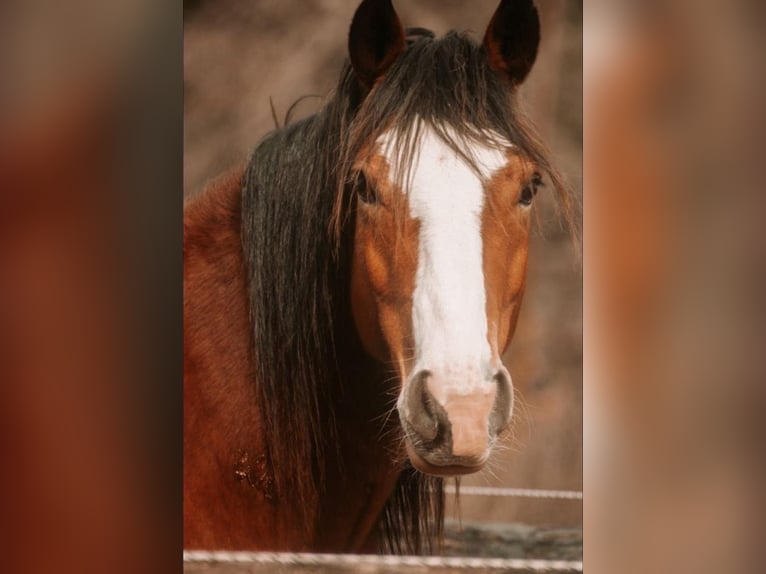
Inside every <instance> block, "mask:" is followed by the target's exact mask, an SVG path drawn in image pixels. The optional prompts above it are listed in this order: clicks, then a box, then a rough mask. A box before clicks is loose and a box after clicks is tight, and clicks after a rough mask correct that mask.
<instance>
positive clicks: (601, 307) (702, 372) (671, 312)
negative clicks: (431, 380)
mask: <svg viewBox="0 0 766 574" xmlns="http://www.w3.org/2000/svg"><path fill="white" fill-rule="evenodd" d="M764 14H765V11H764V3H763V2H747V1H735V2H731V1H725V2H724V1H720V0H718V1H708V2H688V1H681V0H676V1H671V0H667V1H660V2H629V1H626V2H611V1H603V0H588V1H587V2H586V3H585V23H584V30H585V32H584V38H585V40H584V54H585V56H584V60H585V61H584V70H585V72H584V80H585V83H584V86H585V87H584V91H585V104H584V106H585V190H586V191H585V222H584V228H585V233H584V235H585V241H584V243H585V255H584V260H585V311H584V315H585V364H584V367H585V398H584V420H585V439H584V441H585V461H584V462H585V469H586V470H585V472H586V476H585V489H586V494H587V500H588V504H587V505H586V506H585V517H584V522H585V540H586V541H588V545H587V547H586V549H585V556H586V567H587V569H588V570H589V571H591V572H622V573H634V572H635V573H645V572H652V573H653V574H654V573H658V574H659V573H665V572H668V573H671V572H672V573H679V572H695V573H697V574H700V573H720V572H727V573H729V572H731V573H734V572H763V571H764V567H766V562H764V561H763V559H764V555H763V549H762V547H763V544H762V540H763V531H764V530H763V521H764V516H763V513H762V512H761V509H762V508H763V507H764V506H763V502H764V501H763V498H764V496H763V492H762V489H763V485H764V484H765V483H766V480H765V477H766V475H765V473H764V448H763V440H764V436H766V426H765V425H764V421H765V418H764V416H763V412H764V406H766V402H765V401H764V398H766V368H765V367H766V361H765V359H766V353H764V350H766V321H764V317H766V300H765V299H764V293H766V268H765V267H764V264H765V263H766V257H764V255H765V254H766V237H764V231H766V226H764V217H766V193H764V190H766V177H765V175H766V173H765V172H764V166H765V165H766V162H764V161H763V160H764V157H763V154H764V151H763V150H764V149H766V145H765V144H766V141H765V134H766V131H765V130H764V126H765V125H766V123H765V122H764V106H763V102H764V101H766V96H765V95H764V89H763V88H764V70H766V66H764V56H765V55H766V47H764V38H766V37H765V36H764V34H763V30H764V24H766V19H765V18H764Z"/></svg>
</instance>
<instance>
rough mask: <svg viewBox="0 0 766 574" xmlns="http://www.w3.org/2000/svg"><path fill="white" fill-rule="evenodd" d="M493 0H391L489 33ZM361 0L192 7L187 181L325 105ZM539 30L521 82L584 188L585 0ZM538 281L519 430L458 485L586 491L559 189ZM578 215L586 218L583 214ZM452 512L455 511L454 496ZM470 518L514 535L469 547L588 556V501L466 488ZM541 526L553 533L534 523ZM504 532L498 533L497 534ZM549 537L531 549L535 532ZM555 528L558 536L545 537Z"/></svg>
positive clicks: (561, 158) (540, 243)
mask: <svg viewBox="0 0 766 574" xmlns="http://www.w3.org/2000/svg"><path fill="white" fill-rule="evenodd" d="M497 4H498V3H497V1H496V0H480V1H479V0H474V1H471V2H464V1H445V0H412V1H400V2H395V6H396V9H397V11H398V13H399V16H400V19H401V20H402V23H403V25H404V26H405V27H406V26H419V27H425V28H429V29H431V30H433V31H434V32H436V33H437V34H439V35H441V34H443V33H445V32H447V31H449V30H451V29H457V30H465V31H468V32H470V33H471V34H472V36H473V37H474V38H475V39H476V41H481V39H482V37H483V35H484V31H485V29H486V27H487V25H488V23H489V20H490V18H491V17H492V14H493V13H494V11H495V9H496V8H497ZM357 6H358V2H357V0H310V1H309V0H307V1H301V2H284V1H276V0H273V1H260V2H252V1H250V0H216V1H206V0H196V1H194V2H187V3H186V4H185V6H184V192H185V194H186V195H187V196H190V195H194V194H196V193H200V192H201V190H202V189H203V188H204V186H205V184H206V183H207V182H208V181H210V180H211V179H212V178H215V177H216V176H218V175H219V174H221V173H223V172H224V171H225V170H226V169H228V168H230V167H232V166H235V165H241V164H244V163H246V162H247V159H248V156H249V154H250V153H251V152H252V149H253V148H254V147H255V145H256V144H257V143H258V142H259V140H260V139H261V138H262V137H263V136H264V135H265V134H266V133H267V132H268V131H270V130H272V129H274V119H273V117H272V112H271V104H270V101H271V102H273V105H274V109H275V110H276V114H277V118H278V119H279V121H280V123H281V122H282V120H283V118H284V117H285V113H286V112H287V110H288V109H289V108H290V106H291V105H292V104H293V102H295V101H296V100H298V99H299V98H301V97H302V96H306V95H309V96H317V97H315V98H309V99H306V100H304V101H302V102H301V103H300V104H299V105H298V106H297V108H296V109H295V112H294V113H293V115H292V118H293V119H296V118H299V117H302V116H305V115H308V114H310V113H313V112H315V111H316V110H318V109H319V108H320V107H321V105H322V103H323V98H324V97H325V96H327V95H328V93H329V92H330V91H331V90H332V89H333V88H334V86H335V84H336V83H337V80H338V77H339V74H340V70H341V66H342V64H343V62H344V60H345V59H346V57H347V53H346V44H347V38H348V29H349V26H350V23H351V18H352V16H353V14H354V11H355V10H356V8H357ZM538 6H539V10H540V15H541V27H542V41H541V46H540V53H539V56H538V60H537V63H536V64H535V67H534V68H533V70H532V73H531V74H530V76H529V78H528V80H527V81H526V83H525V84H524V85H523V87H522V88H521V98H522V102H523V108H524V109H525V110H526V112H527V113H528V115H529V116H530V117H531V118H532V120H533V121H534V123H535V124H536V125H537V127H538V128H539V131H540V134H541V135H542V138H543V141H545V142H546V143H547V145H548V146H549V147H550V149H551V150H552V152H553V158H554V164H555V165H556V166H557V167H558V168H559V169H560V170H561V172H563V174H564V177H565V179H566V181H567V182H568V183H569V184H570V185H571V187H572V188H573V193H574V194H575V195H576V196H577V201H578V202H579V198H580V196H581V189H582V185H581V184H582V3H581V2H579V1H577V0H566V1H565V0H540V1H539V2H538ZM540 196H541V199H542V201H541V202H537V203H536V209H538V212H537V216H538V217H537V222H536V226H535V227H536V228H535V232H534V233H533V240H532V245H531V247H530V259H529V261H530V263H529V266H530V267H529V280H528V285H527V291H526V295H525V301H524V305H523V306H522V311H521V316H520V319H519V324H518V330H517V332H516V335H515V336H514V339H513V342H512V344H511V348H510V352H509V354H508V356H507V357H506V358H505V363H506V365H508V367H509V369H510V372H511V375H512V377H513V382H514V386H515V388H516V390H517V397H518V402H517V410H516V422H515V426H514V428H513V433H512V435H511V436H509V437H507V439H506V440H505V441H504V442H503V443H502V444H501V445H500V447H499V450H498V452H497V453H495V454H494V455H493V461H492V462H491V465H490V466H491V467H490V468H488V469H487V470H485V471H483V472H481V473H478V474H477V475H472V476H470V477H467V478H466V479H464V480H463V481H462V484H463V485H481V486H509V487H519V488H540V489H557V490H561V489H564V490H575V491H580V490H582V289H581V286H582V275H581V273H580V259H579V254H578V253H577V249H576V248H575V246H574V245H573V244H572V241H571V239H570V236H569V233H568V231H567V230H566V229H564V228H563V226H562V222H561V221H559V220H558V218H557V216H556V210H555V205H554V203H555V199H554V198H553V193H552V191H549V192H548V193H545V190H544V192H543V193H542V194H540ZM578 219H579V217H578ZM448 516H449V517H450V518H457V517H458V512H457V509H456V508H454V507H451V508H450V511H449V514H448ZM460 517H461V518H462V520H463V521H464V522H466V523H472V522H481V523H516V524H519V525H520V526H519V527H518V528H514V529H511V530H509V531H507V532H506V533H505V536H506V537H507V538H508V539H510V540H511V541H512V542H513V543H514V544H515V545H516V546H515V547H513V544H510V543H509V544H506V546H505V547H504V548H503V547H502V545H499V546H497V547H494V548H491V547H490V546H491V545H488V544H484V545H483V546H482V544H481V540H479V541H477V543H474V546H473V548H470V547H468V548H460V552H461V553H463V554H466V553H469V554H471V553H473V554H479V553H493V552H494V553H495V554H496V555H506V556H507V555H512V556H524V555H528V556H535V555H541V553H542V554H545V552H548V557H564V558H569V559H579V558H580V557H581V533H580V527H581V521H582V503H581V501H579V500H556V499H529V498H510V497H503V498H499V497H479V496H469V495H463V496H462V497H461V502H460ZM540 528H544V529H545V531H546V532H544V533H543V532H540V531H538V529H540ZM493 536H496V534H493ZM536 537H537V538H539V539H540V543H539V545H538V547H537V548H534V546H535V543H534V542H533V540H534V539H535V538H536ZM557 540H560V543H561V545H562V548H560V549H559V550H558V552H559V553H560V554H559V555H558V556H557V554H556V550H553V551H551V550H550V549H549V548H548V549H547V550H546V549H543V548H544V547H545V546H546V545H552V544H554V543H555V542H556V541H557Z"/></svg>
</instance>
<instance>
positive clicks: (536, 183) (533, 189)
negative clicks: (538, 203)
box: [519, 173, 543, 206]
mask: <svg viewBox="0 0 766 574" xmlns="http://www.w3.org/2000/svg"><path fill="white" fill-rule="evenodd" d="M542 184H543V178H542V177H541V176H540V174H539V173H536V174H535V175H534V176H533V177H532V180H531V181H530V182H529V183H528V184H527V185H525V186H524V189H522V190H521V196H519V204H521V205H524V206H528V205H532V200H533V199H534V198H535V195H536V194H537V189H538V188H539V187H540V186H541V185H542Z"/></svg>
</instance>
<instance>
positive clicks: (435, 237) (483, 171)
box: [184, 0, 570, 553]
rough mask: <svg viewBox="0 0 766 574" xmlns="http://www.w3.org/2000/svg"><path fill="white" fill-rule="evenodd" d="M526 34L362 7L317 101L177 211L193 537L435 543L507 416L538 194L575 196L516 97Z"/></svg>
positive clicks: (533, 38) (203, 544) (529, 62)
mask: <svg viewBox="0 0 766 574" xmlns="http://www.w3.org/2000/svg"><path fill="white" fill-rule="evenodd" d="M539 42H540V22H539V16H538V12H537V9H536V7H535V5H534V2H533V1H532V0H502V1H501V2H500V3H499V5H498V7H497V9H496V11H495V13H494V15H493V16H492V19H491V20H490V22H489V24H488V27H487V29H486V32H485V34H484V37H483V41H482V42H476V41H474V40H473V39H472V38H471V37H470V36H468V35H467V34H465V33H461V32H455V31H452V32H449V33H447V34H446V35H444V36H442V37H439V38H437V37H436V36H435V35H434V34H433V33H432V32H430V31H428V30H425V29H422V28H412V29H405V28H404V27H403V26H402V24H401V22H400V20H399V17H398V15H397V13H396V11H395V9H394V7H393V5H392V3H391V0H364V1H363V2H361V4H360V5H359V7H358V8H357V10H356V12H355V14H354V17H353V19H352V22H351V27H350V31H349V36H348V60H347V61H346V63H345V64H344V67H343V70H342V72H341V75H340V79H339V81H338V84H337V87H336V89H335V90H334V92H333V94H332V95H331V96H330V97H329V98H328V100H327V102H326V104H325V105H324V107H323V108H322V109H321V110H320V111H319V112H317V113H316V114H314V115H312V116H309V117H308V118H305V119H303V120H300V121H297V122H294V123H291V124H289V125H287V126H284V127H281V128H277V129H276V130H274V131H273V132H271V133H270V134H268V135H267V136H266V137H265V138H264V139H263V140H262V141H261V142H260V143H259V144H258V145H257V147H256V148H255V150H254V151H253V153H252V156H251V157H250V159H249V162H248V163H247V165H246V166H244V167H242V168H238V169H236V170H234V171H232V172H230V173H228V174H225V175H223V176H221V177H220V178H219V179H218V180H217V181H214V182H213V183H212V184H210V185H209V186H208V188H207V189H206V190H205V191H204V192H203V194H202V195H200V196H198V197H196V198H194V199H192V200H189V201H188V202H187V204H186V206H185V213H184V387H185V390H184V547H185V548H187V549H220V550H223V549H238V550H275V551H315V552H376V551H388V552H396V553H423V552H433V551H435V550H437V549H438V548H439V544H440V540H441V537H442V532H443V518H444V504H445V494H444V487H443V483H444V480H445V478H446V477H453V476H454V477H458V476H461V475H464V474H468V473H473V472H476V471H478V470H480V469H481V468H482V467H483V466H484V465H485V464H486V462H487V460H488V458H489V456H490V453H491V451H492V449H493V447H494V446H495V444H496V443H497V442H498V440H499V438H498V437H500V436H501V434H502V433H503V432H504V430H505V429H507V428H508V427H509V423H510V421H511V416H512V412H513V387H512V382H511V376H510V374H509V371H508V370H507V368H506V367H505V366H504V365H503V363H502V360H501V356H502V355H503V353H504V351H505V349H506V348H507V347H508V345H509V343H510V341H511V338H512V335H513V332H514V329H515V326H516V322H517V318H518V314H519V309H520V305H521V301H522V296H523V294H524V290H525V278H526V267H527V255H528V238H529V231H530V221H531V213H532V205H533V203H534V199H535V195H536V193H537V191H538V188H540V187H541V185H542V184H543V179H544V178H546V179H547V180H548V181H549V182H551V183H552V184H553V187H554V189H555V191H556V194H557V195H558V196H559V198H560V203H561V205H562V206H563V208H564V212H567V210H568V209H569V206H570V200H569V198H568V191H567V186H566V185H565V183H564V182H563V178H562V177H561V176H560V175H559V174H558V172H557V171H556V170H555V169H554V167H553V165H552V162H551V160H550V159H549V157H548V156H549V154H548V153H547V151H546V149H545V147H544V145H543V144H542V143H541V142H540V139H539V137H538V136H537V135H536V134H535V131H534V129H533V128H532V126H531V124H530V122H529V121H528V120H526V119H525V117H524V115H523V114H522V113H521V111H520V110H519V104H518V97H517V95H518V88H519V86H520V85H521V84H522V82H523V81H524V80H525V79H526V77H527V76H528V74H529V72H530V70H531V68H532V66H533V64H534V62H535V59H536V55H537V50H538V45H539Z"/></svg>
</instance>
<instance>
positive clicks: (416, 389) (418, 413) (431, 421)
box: [406, 371, 446, 441]
mask: <svg viewBox="0 0 766 574" xmlns="http://www.w3.org/2000/svg"><path fill="white" fill-rule="evenodd" d="M430 376H431V373H430V372H429V371H420V372H419V373H418V374H417V375H415V376H414V377H413V378H412V380H411V381H410V383H409V385H408V387H409V388H408V389H407V397H406V399H407V401H406V402H407V417H406V419H407V423H408V424H409V425H410V427H412V430H414V431H415V432H416V433H417V434H418V435H419V436H420V438H422V439H423V440H426V441H432V440H434V439H436V437H437V435H438V434H439V424H440V421H441V419H442V418H443V417H444V416H445V415H446V413H445V414H444V415H443V414H442V413H441V412H440V411H443V410H444V409H442V408H441V406H440V405H439V404H438V403H437V402H436V399H434V397H433V396H432V395H431V393H430V392H429V391H428V385H426V381H427V380H428V377H430Z"/></svg>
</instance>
